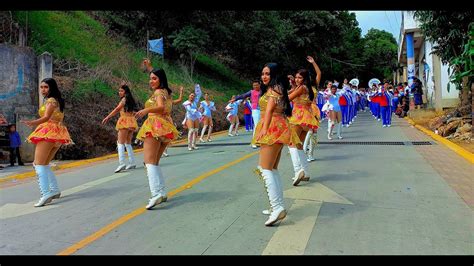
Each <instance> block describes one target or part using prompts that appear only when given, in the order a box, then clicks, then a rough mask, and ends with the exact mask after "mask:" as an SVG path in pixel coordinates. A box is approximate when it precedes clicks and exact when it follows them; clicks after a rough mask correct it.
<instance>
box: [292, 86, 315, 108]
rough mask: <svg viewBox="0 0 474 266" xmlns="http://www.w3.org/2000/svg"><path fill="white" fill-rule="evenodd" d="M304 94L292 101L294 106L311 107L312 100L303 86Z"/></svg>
mask: <svg viewBox="0 0 474 266" xmlns="http://www.w3.org/2000/svg"><path fill="white" fill-rule="evenodd" d="M303 89H304V92H303V93H302V94H301V95H299V96H298V97H296V98H294V99H293V100H292V101H293V103H294V104H300V105H308V106H309V105H311V100H310V99H309V93H308V89H307V88H306V86H303Z"/></svg>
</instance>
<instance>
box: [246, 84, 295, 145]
mask: <svg viewBox="0 0 474 266" xmlns="http://www.w3.org/2000/svg"><path fill="white" fill-rule="evenodd" d="M270 98H273V99H274V100H275V101H276V103H277V105H276V106H275V109H274V110H273V115H272V120H271V121H270V125H269V127H268V131H267V134H266V135H264V136H262V137H261V138H260V139H257V136H258V135H259V132H260V130H262V127H263V123H264V121H265V112H266V109H267V105H268V100H269V99H270ZM258 104H259V106H260V121H259V122H258V124H257V127H256V128H255V134H254V137H253V139H252V144H254V145H262V144H264V145H273V144H285V145H290V144H295V145H296V144H299V143H301V141H300V139H299V138H298V136H297V135H296V133H295V132H294V130H291V129H290V123H289V121H288V118H287V117H286V115H285V113H284V102H283V99H282V95H281V94H278V93H277V92H275V91H273V90H270V89H269V90H268V91H267V92H266V93H265V94H264V95H263V96H262V97H260V99H259V101H258Z"/></svg>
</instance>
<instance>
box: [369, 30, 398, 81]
mask: <svg viewBox="0 0 474 266" xmlns="http://www.w3.org/2000/svg"><path fill="white" fill-rule="evenodd" d="M362 60H363V62H364V64H365V66H366V67H365V69H366V71H367V75H368V78H370V77H379V78H386V79H390V78H391V76H392V73H393V70H394V69H396V66H397V42H396V41H395V38H394V37H393V35H392V34H391V33H389V32H386V31H384V30H378V29H370V30H369V31H368V32H367V34H366V35H365V36H364V46H363V52H362Z"/></svg>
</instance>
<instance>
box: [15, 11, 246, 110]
mask: <svg viewBox="0 0 474 266" xmlns="http://www.w3.org/2000/svg"><path fill="white" fill-rule="evenodd" d="M15 16H16V18H17V20H19V21H20V22H21V23H22V24H23V25H25V23H26V20H28V28H29V30H30V32H31V33H30V36H29V37H28V45H29V46H32V47H33V48H34V49H35V51H36V52H37V54H41V53H43V52H45V51H47V52H49V53H51V54H52V55H53V58H54V59H65V60H70V61H72V62H77V63H79V64H84V65H86V66H87V67H88V68H90V69H91V70H92V71H91V74H92V75H90V76H85V77H81V79H79V80H76V84H75V91H74V97H78V98H83V97H84V96H86V95H88V94H90V93H101V94H104V95H106V96H112V95H114V94H115V93H116V89H115V88H113V87H115V86H117V84H119V83H120V81H121V80H125V81H128V82H129V83H131V84H133V85H134V87H133V89H136V91H137V92H136V94H137V95H138V98H139V99H140V100H141V101H144V100H146V98H147V96H148V94H149V92H148V85H147V84H148V83H147V82H148V81H147V78H146V75H145V74H144V73H143V72H142V71H141V70H140V67H139V66H140V63H141V60H142V59H143V58H144V57H145V56H146V51H145V50H144V49H141V50H139V49H137V48H134V47H133V46H132V45H131V44H130V43H129V42H128V41H127V40H126V39H124V38H121V37H119V36H116V35H111V34H110V33H108V30H107V28H106V27H105V26H104V25H102V24H101V23H100V22H99V21H97V20H95V19H94V18H93V17H91V16H90V15H89V14H88V13H86V12H83V11H66V12H65V11H28V12H26V11H18V12H15ZM152 62H153V64H154V65H155V66H159V67H162V68H163V69H165V71H166V73H167V75H168V80H169V83H170V84H171V85H172V86H174V87H178V86H185V87H186V88H188V90H190V89H191V88H192V87H193V86H192V83H191V82H190V80H189V79H188V78H186V75H185V72H183V71H182V69H181V68H180V67H179V66H178V65H177V64H176V63H175V62H169V61H167V60H164V61H163V60H162V59H161V58H160V57H159V56H152ZM197 66H200V67H201V68H203V69H204V70H205V71H202V73H200V71H199V69H197V71H196V72H197V73H196V74H195V75H194V77H193V79H194V82H197V83H200V84H201V86H202V87H203V88H204V89H205V90H206V91H209V92H210V93H211V94H212V95H214V98H215V100H216V101H224V100H227V99H228V98H230V96H231V95H232V94H235V93H238V92H240V91H243V90H245V89H247V88H248V87H250V84H249V83H248V82H246V81H243V80H240V79H239V78H238V77H237V76H236V75H235V74H234V73H233V72H232V71H231V70H230V69H228V68H226V67H225V66H224V65H223V64H221V63H219V62H218V61H217V60H215V59H213V58H212V57H210V56H208V55H204V54H201V55H199V57H198V59H197ZM204 72H205V73H211V75H209V74H207V75H206V74H203V73H204ZM175 97H176V95H175Z"/></svg>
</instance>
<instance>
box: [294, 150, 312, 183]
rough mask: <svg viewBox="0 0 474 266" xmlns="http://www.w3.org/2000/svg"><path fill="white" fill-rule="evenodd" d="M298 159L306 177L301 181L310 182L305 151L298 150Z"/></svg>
mask: <svg viewBox="0 0 474 266" xmlns="http://www.w3.org/2000/svg"><path fill="white" fill-rule="evenodd" d="M297 151H298V157H299V159H300V164H301V168H302V169H303V172H304V177H303V178H301V180H304V181H308V180H309V176H310V175H309V169H308V161H307V160H306V155H305V153H304V151H303V150H297Z"/></svg>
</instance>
